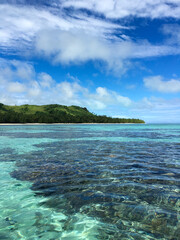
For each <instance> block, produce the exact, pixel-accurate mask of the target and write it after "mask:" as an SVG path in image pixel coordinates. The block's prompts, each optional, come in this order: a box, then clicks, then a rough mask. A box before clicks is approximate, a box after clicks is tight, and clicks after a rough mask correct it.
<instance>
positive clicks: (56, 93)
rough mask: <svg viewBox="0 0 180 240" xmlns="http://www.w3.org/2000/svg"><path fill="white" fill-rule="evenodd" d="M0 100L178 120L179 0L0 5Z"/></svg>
mask: <svg viewBox="0 0 180 240" xmlns="http://www.w3.org/2000/svg"><path fill="white" fill-rule="evenodd" d="M0 102H2V103H4V104H9V105H15V104H16V105H20V104H38V105H41V104H51V103H58V104H64V105H79V106H83V107H87V108H88V109H89V110H90V111H91V112H94V113H96V114H103V115H104V114H106V115H108V116H116V117H128V118H141V119H144V120H145V121H146V122H148V123H156V122H157V123H161V122H163V123H178V122H180V1H179V0H153V1H152V0H144V1H140V0H129V1H127V0H103V1H97V0H56V1H53V0H52V1H47V0H39V1H37V0H36V1H35V0H26V1H24V0H19V1H15V0H11V1H8V0H6V1H3V0H0Z"/></svg>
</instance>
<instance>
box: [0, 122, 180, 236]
mask: <svg viewBox="0 0 180 240" xmlns="http://www.w3.org/2000/svg"><path fill="white" fill-rule="evenodd" d="M179 210H180V125H175V124H172V125H170V124H169V125H168V124H167V125H161V124H158V125H155V124H153V125H150V124H139V125H138V124H92V125H91V124H79V125H78V124H66V125H65V124H64V125H16V126H0V239H2V240H6V239H8V240H11V239H12V240H25V239H26V240H38V239H41V240H59V239H60V240H95V239H97V240H143V239H148V240H150V239H152V240H157V239H161V240H179V239H180V212H179Z"/></svg>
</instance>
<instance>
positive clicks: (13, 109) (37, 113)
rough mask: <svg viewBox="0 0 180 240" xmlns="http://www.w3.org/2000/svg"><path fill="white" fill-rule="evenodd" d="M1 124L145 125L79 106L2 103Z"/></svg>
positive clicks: (139, 121) (137, 121)
mask: <svg viewBox="0 0 180 240" xmlns="http://www.w3.org/2000/svg"><path fill="white" fill-rule="evenodd" d="M0 123H144V121H143V120H139V119H124V118H112V117H107V116H97V115H95V114H93V113H91V112H89V111H88V110H87V109H86V108H82V107H78V106H69V107H67V106H64V105H58V104H50V105H42V106H38V105H27V104H26V105H21V106H8V105H4V104H2V103H0Z"/></svg>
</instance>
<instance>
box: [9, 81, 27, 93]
mask: <svg viewBox="0 0 180 240" xmlns="http://www.w3.org/2000/svg"><path fill="white" fill-rule="evenodd" d="M7 90H8V91H9V92H10V93H11V92H12V93H13V92H14V93H21V92H24V91H25V90H26V87H25V86H24V84H22V83H19V82H10V83H8V87H7Z"/></svg>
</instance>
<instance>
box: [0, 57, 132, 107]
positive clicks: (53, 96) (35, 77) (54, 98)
mask: <svg viewBox="0 0 180 240" xmlns="http://www.w3.org/2000/svg"><path fill="white" fill-rule="evenodd" d="M0 62H1V63H2V64H1V69H0V79H2V81H1V85H0V102H3V103H5V104H11V105H14V104H27V103H29V104H38V105H39V104H50V103H59V104H64V105H79V106H86V107H88V108H89V109H91V110H96V109H105V108H107V107H108V106H110V105H114V104H118V105H119V106H125V107H127V106H128V107H129V106H130V105H131V103H132V102H131V100H130V99H129V98H128V97H124V96H121V95H120V94H119V93H117V92H115V91H111V90H109V89H106V88H103V87H101V86H100V87H97V88H96V89H95V90H94V92H93V91H92V92H90V91H89V90H88V88H85V87H83V86H81V84H80V81H79V80H78V81H77V78H76V77H73V76H71V75H70V74H68V75H67V80H66V81H61V82H59V83H58V82H56V81H54V80H53V78H52V77H51V76H50V75H49V74H48V73H45V72H42V73H36V72H35V70H34V68H33V66H32V65H31V64H30V63H24V62H20V61H16V62H15V64H14V61H7V60H3V59H0ZM23 66H25V69H31V71H30V73H33V74H31V75H30V76H31V77H32V78H31V79H30V78H29V79H28V80H27V77H26V75H24V74H19V72H21V70H22V69H23ZM6 73H8V74H7V75H6ZM20 76H21V78H20ZM69 77H70V81H68V79H69Z"/></svg>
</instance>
